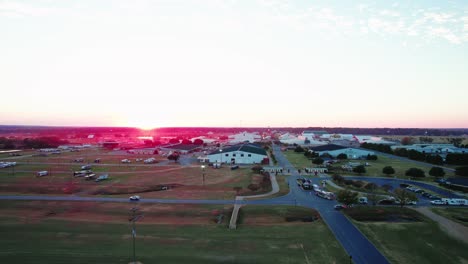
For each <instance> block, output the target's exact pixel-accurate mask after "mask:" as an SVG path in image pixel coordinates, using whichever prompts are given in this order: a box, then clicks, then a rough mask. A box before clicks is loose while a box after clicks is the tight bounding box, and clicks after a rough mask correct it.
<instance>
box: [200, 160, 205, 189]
mask: <svg viewBox="0 0 468 264" xmlns="http://www.w3.org/2000/svg"><path fill="white" fill-rule="evenodd" d="M201 169H202V175H203V176H202V180H203V187H205V165H201Z"/></svg>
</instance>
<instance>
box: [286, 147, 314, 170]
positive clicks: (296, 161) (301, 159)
mask: <svg viewBox="0 0 468 264" xmlns="http://www.w3.org/2000/svg"><path fill="white" fill-rule="evenodd" d="M283 154H284V155H285V156H286V158H287V159H288V160H289V162H290V163H291V164H292V165H293V166H294V167H296V168H297V169H302V168H311V167H315V166H316V165H315V164H313V163H312V161H311V160H309V159H308V158H307V157H306V156H304V153H303V152H294V150H287V151H283Z"/></svg>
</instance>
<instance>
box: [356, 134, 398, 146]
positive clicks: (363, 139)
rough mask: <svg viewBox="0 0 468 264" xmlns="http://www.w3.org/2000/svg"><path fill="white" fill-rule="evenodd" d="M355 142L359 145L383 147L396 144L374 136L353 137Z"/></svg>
mask: <svg viewBox="0 0 468 264" xmlns="http://www.w3.org/2000/svg"><path fill="white" fill-rule="evenodd" d="M354 138H356V140H357V141H358V142H359V144H362V143H372V144H384V145H395V144H397V143H396V142H392V141H388V140H384V139H382V138H381V137H375V136H362V135H360V136H358V135H356V136H354Z"/></svg>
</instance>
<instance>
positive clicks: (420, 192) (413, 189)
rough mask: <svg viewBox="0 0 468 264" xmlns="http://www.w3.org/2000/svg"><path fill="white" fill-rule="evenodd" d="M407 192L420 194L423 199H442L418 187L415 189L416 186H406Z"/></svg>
mask: <svg viewBox="0 0 468 264" xmlns="http://www.w3.org/2000/svg"><path fill="white" fill-rule="evenodd" d="M406 190H408V191H411V192H414V193H419V194H421V195H422V196H423V197H426V198H428V199H431V200H439V199H440V197H439V196H437V195H434V194H431V193H428V192H426V191H424V190H423V189H420V188H418V187H414V186H411V185H408V186H406Z"/></svg>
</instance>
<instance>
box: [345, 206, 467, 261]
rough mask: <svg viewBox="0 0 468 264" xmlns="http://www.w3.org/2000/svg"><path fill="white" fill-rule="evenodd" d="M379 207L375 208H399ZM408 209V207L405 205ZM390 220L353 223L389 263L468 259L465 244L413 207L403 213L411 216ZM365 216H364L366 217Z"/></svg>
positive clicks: (382, 209)
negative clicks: (410, 211)
mask: <svg viewBox="0 0 468 264" xmlns="http://www.w3.org/2000/svg"><path fill="white" fill-rule="evenodd" d="M398 209H399V208H392V209H387V208H385V207H384V208H380V209H379V210H377V212H378V211H385V210H398ZM406 210H411V209H406ZM390 215H391V217H390V221H388V220H387V221H385V220H382V221H366V222H361V221H356V220H353V223H354V224H355V225H356V226H357V227H358V228H359V229H360V230H361V232H363V233H364V234H365V235H366V236H367V238H369V239H370V240H371V241H372V243H374V245H375V246H376V247H377V248H378V249H379V250H380V251H381V252H382V253H383V254H384V255H385V256H386V257H387V259H389V261H390V262H392V263H416V264H417V263H425V264H426V263H434V264H436V263H437V264H438V263H468V251H467V250H466V249H467V246H468V245H466V244H464V243H463V242H460V241H458V240H456V239H453V238H451V237H450V236H449V235H447V234H446V233H445V232H443V231H442V230H441V229H440V228H439V226H438V224H437V223H435V222H433V221H431V220H429V219H427V218H426V217H424V216H423V215H420V214H419V213H417V212H415V211H413V213H405V214H404V215H406V216H407V217H409V218H410V219H411V218H412V217H414V216H416V217H417V218H418V219H419V220H420V221H413V220H408V219H407V218H399V217H395V213H390ZM367 217H368V216H366V218H367Z"/></svg>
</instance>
